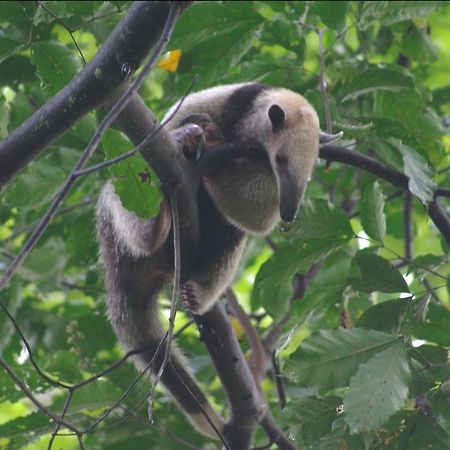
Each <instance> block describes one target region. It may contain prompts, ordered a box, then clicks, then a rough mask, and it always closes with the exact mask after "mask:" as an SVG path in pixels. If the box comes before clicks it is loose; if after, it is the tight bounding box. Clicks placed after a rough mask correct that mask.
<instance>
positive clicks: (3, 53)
mask: <svg viewBox="0 0 450 450" xmlns="http://www.w3.org/2000/svg"><path fill="white" fill-rule="evenodd" d="M24 46H25V45H24V44H23V42H18V41H15V40H13V39H9V38H5V37H0V63H2V62H3V61H4V60H5V59H7V58H9V57H10V56H12V55H15V54H16V53H19V52H20V51H21V50H22V48H24Z"/></svg>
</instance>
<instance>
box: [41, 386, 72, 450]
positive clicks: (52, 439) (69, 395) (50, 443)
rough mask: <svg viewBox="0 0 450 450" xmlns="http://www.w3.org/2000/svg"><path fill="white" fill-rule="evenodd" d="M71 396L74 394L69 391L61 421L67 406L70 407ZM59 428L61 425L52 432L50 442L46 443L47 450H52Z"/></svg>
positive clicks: (58, 424)
mask: <svg viewBox="0 0 450 450" xmlns="http://www.w3.org/2000/svg"><path fill="white" fill-rule="evenodd" d="M73 394H74V390H73V389H69V392H68V394H67V398H66V401H65V402H64V406H63V410H62V412H61V419H64V418H65V416H66V413H67V410H68V409H69V406H70V402H71V401H72V398H73ZM60 428H61V424H60V423H57V424H56V427H55V429H54V431H53V432H52V436H51V438H50V441H49V442H48V447H47V450H51V449H52V446H53V442H54V440H55V438H56V436H57V435H58V431H59V430H60Z"/></svg>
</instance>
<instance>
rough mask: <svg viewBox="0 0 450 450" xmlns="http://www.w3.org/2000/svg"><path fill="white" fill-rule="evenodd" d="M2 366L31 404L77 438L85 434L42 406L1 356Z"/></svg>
mask: <svg viewBox="0 0 450 450" xmlns="http://www.w3.org/2000/svg"><path fill="white" fill-rule="evenodd" d="M0 366H2V367H3V368H4V369H5V370H6V372H7V373H8V375H9V376H10V377H11V378H12V379H13V381H14V383H16V385H17V387H18V388H19V389H20V390H21V391H22V392H23V393H24V394H25V395H26V396H27V397H28V398H29V399H30V400H31V402H32V403H33V404H34V405H35V406H37V407H38V408H39V410H40V411H42V412H43V413H44V414H45V415H46V416H47V417H49V418H50V419H52V420H54V421H55V422H56V423H58V424H60V425H61V426H63V427H66V428H67V429H69V430H71V431H73V432H74V433H75V434H76V435H77V436H81V435H82V434H83V433H82V432H81V431H80V430H78V428H76V427H75V426H73V425H72V424H70V423H69V422H66V421H65V420H64V419H63V418H61V417H60V416H57V415H56V414H54V413H52V412H51V411H50V410H49V409H48V408H47V407H46V406H45V405H44V404H42V403H41V402H40V401H39V400H38V399H37V398H36V397H35V396H34V394H33V392H32V391H31V390H30V389H29V388H28V386H27V385H26V384H25V383H24V382H23V381H22V380H21V379H20V378H19V377H18V376H17V375H16V373H15V372H14V370H13V369H12V368H11V367H10V366H9V364H8V363H7V362H6V361H5V360H4V359H3V358H2V357H1V356H0Z"/></svg>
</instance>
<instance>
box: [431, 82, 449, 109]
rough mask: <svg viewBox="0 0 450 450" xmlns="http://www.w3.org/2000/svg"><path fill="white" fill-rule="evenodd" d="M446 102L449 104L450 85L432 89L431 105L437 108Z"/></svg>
mask: <svg viewBox="0 0 450 450" xmlns="http://www.w3.org/2000/svg"><path fill="white" fill-rule="evenodd" d="M448 104H450V86H446V87H443V88H439V89H435V90H434V91H433V106H434V107H435V108H438V107H439V106H443V105H448Z"/></svg>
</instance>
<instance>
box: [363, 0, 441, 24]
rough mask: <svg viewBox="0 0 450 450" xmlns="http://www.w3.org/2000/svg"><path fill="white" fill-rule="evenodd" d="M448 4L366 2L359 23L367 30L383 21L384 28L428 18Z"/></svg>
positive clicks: (429, 2)
mask: <svg viewBox="0 0 450 450" xmlns="http://www.w3.org/2000/svg"><path fill="white" fill-rule="evenodd" d="M445 3H446V2H439V1H427V2H420V1H419V2H417V1H406V2H405V1H396V2H388V1H378V2H364V3H363V6H362V8H361V14H360V17H359V21H358V27H359V28H360V29H361V30H365V29H366V28H367V27H369V26H370V25H371V24H373V22H375V21H382V22H383V25H384V26H387V25H390V24H393V23H396V22H402V21H404V20H410V19H415V18H416V17H422V16H426V15H427V14H429V13H431V12H433V11H437V10H439V9H440V8H442V7H444V6H445Z"/></svg>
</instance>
